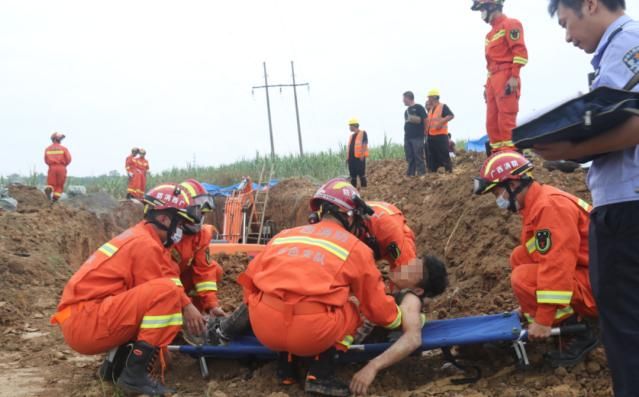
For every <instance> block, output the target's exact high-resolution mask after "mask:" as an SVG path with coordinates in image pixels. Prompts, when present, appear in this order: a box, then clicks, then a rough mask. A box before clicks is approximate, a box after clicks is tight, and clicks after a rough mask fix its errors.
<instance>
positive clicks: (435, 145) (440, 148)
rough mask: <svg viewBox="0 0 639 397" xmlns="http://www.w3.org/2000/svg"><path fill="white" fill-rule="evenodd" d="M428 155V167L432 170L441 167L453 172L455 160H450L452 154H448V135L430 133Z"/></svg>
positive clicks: (434, 170) (435, 170)
mask: <svg viewBox="0 0 639 397" xmlns="http://www.w3.org/2000/svg"><path fill="white" fill-rule="evenodd" d="M428 155H429V161H428V169H429V170H430V171H431V172H437V170H438V169H439V167H444V168H445V169H446V171H448V172H453V162H452V161H450V154H448V135H435V136H431V135H429V136H428Z"/></svg>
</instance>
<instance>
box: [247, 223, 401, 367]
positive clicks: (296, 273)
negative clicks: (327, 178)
mask: <svg viewBox="0 0 639 397" xmlns="http://www.w3.org/2000/svg"><path fill="white" fill-rule="evenodd" d="M238 281H239V282H240V284H241V285H242V286H243V287H244V297H245V300H246V301H247V304H248V307H249V316H250V320H251V325H252V328H253V331H254V332H255V335H256V336H257V338H258V339H259V340H260V342H262V343H263V344H264V345H265V346H267V347H269V348H270V349H272V350H274V351H280V352H289V353H291V354H294V355H297V356H315V355H318V354H320V353H322V352H324V351H326V350H328V349H329V348H331V347H333V346H334V345H336V346H337V347H338V348H341V349H344V348H348V346H349V345H350V344H351V343H352V341H353V337H352V335H354V333H355V331H356V330H357V328H358V326H359V325H360V323H361V317H360V311H361V312H362V313H363V314H364V316H366V318H367V319H368V320H369V321H371V322H373V323H375V324H380V325H383V326H385V327H386V328H389V329H396V328H398V327H399V326H401V323H402V314H401V311H400V309H399V307H397V305H396V304H395V302H394V300H393V298H392V297H390V296H387V295H386V294H385V293H384V283H383V282H382V276H381V274H380V272H379V270H377V268H376V267H375V261H374V259H373V254H372V252H371V250H370V249H369V248H368V247H367V246H366V245H365V244H364V243H362V242H361V241H360V240H358V239H357V238H356V237H355V236H354V235H352V234H350V233H348V232H347V231H346V230H344V229H343V228H342V227H341V226H340V225H338V224H337V223H334V222H331V221H328V220H324V221H321V222H319V223H317V224H315V225H308V226H302V227H297V228H293V229H288V230H285V231H283V232H281V233H280V234H278V235H277V236H275V237H274V238H273V239H272V240H271V241H270V242H269V244H268V246H267V247H266V249H265V250H264V251H263V252H262V253H261V254H260V255H259V256H257V257H256V258H255V259H254V260H253V261H252V262H251V263H250V264H249V266H248V268H247V270H246V272H245V273H243V274H242V275H241V276H240V279H239V280H238ZM352 295H354V296H355V297H356V298H357V300H358V301H359V308H358V306H357V305H356V304H355V303H353V302H352V300H351V299H350V298H351V296H352Z"/></svg>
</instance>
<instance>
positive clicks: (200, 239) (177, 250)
mask: <svg viewBox="0 0 639 397" xmlns="http://www.w3.org/2000/svg"><path fill="white" fill-rule="evenodd" d="M180 187H182V189H183V190H184V191H186V192H188V193H189V195H190V196H191V206H190V207H189V208H188V211H189V214H190V216H191V218H193V220H194V222H193V223H187V224H185V225H184V237H183V238H182V240H181V241H180V242H179V243H177V244H175V245H174V246H173V247H172V248H171V256H172V258H173V260H174V261H175V262H176V263H177V264H178V265H179V267H180V280H181V281H182V284H183V285H184V290H185V291H187V293H188V295H189V296H190V297H191V299H192V301H193V304H195V306H196V307H197V308H198V309H199V310H200V312H202V313H205V314H208V315H210V316H224V315H225V313H224V311H223V310H222V309H221V308H220V306H219V301H218V298H217V288H218V285H217V283H218V281H220V280H221V279H222V274H223V271H222V268H221V267H220V265H219V264H218V263H217V262H215V261H214V260H213V259H212V258H211V254H210V252H209V244H211V240H213V234H214V228H213V226H212V225H204V224H203V222H204V215H205V214H206V213H207V212H209V211H211V210H212V209H213V208H215V204H214V202H213V197H211V196H210V195H209V193H208V192H207V191H206V189H205V188H204V186H202V184H201V183H199V182H198V181H196V180H195V179H188V180H186V181H184V182H182V183H181V184H180ZM191 328H193V327H191ZM185 336H187V337H188V335H186V334H185Z"/></svg>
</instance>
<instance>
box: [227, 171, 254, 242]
mask: <svg viewBox="0 0 639 397" xmlns="http://www.w3.org/2000/svg"><path fill="white" fill-rule="evenodd" d="M254 204H255V202H254V196H253V183H252V181H251V178H249V177H244V178H243V179H242V183H240V185H239V186H238V188H237V189H236V190H234V191H233V193H232V194H231V196H230V197H228V198H227V199H226V203H225V204H224V228H223V231H222V237H223V238H224V240H226V241H228V242H229V243H233V244H237V243H239V242H240V240H241V241H242V242H244V243H246V236H245V234H246V233H245V232H246V230H245V228H246V226H245V225H246V224H247V219H246V218H247V217H248V216H249V215H247V214H249V213H250V209H251V207H252V206H253V205H254ZM252 221H253V220H249V224H250V222H252Z"/></svg>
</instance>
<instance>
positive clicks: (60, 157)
mask: <svg viewBox="0 0 639 397" xmlns="http://www.w3.org/2000/svg"><path fill="white" fill-rule="evenodd" d="M44 162H45V163H46V164H47V165H48V166H49V172H48V174H47V187H48V188H50V189H51V190H52V192H53V197H52V198H53V200H54V201H55V200H58V199H59V198H60V196H62V192H63V191H64V183H65V182H66V181H67V166H68V165H69V164H71V154H70V153H69V150H68V149H67V148H66V147H64V146H62V145H61V144H59V143H54V144H52V145H51V146H49V147H47V148H46V150H45V151H44Z"/></svg>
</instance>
